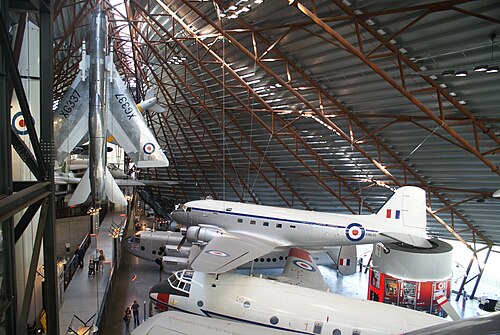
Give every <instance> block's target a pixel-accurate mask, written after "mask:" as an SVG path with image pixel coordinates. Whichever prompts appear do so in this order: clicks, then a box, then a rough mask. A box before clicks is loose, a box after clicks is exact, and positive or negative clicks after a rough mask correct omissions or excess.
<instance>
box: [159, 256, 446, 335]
mask: <svg viewBox="0 0 500 335" xmlns="http://www.w3.org/2000/svg"><path fill="white" fill-rule="evenodd" d="M327 290H328V286H327V284H326V282H325V281H324V278H323V277H322V276H321V273H320V272H319V270H318V268H317V266H316V263H315V262H314V261H313V259H312V258H311V256H310V254H309V253H307V252H306V251H304V250H303V249H299V248H292V249H291V250H290V253H289V255H288V259H287V264H286V266H285V269H284V271H283V274H282V275H281V276H280V277H278V278H275V280H269V279H263V278H259V277H251V276H243V275H239V274H235V273H223V274H217V275H216V274H208V273H203V272H195V271H192V270H183V271H178V272H176V273H174V274H172V275H171V276H170V277H169V278H168V279H167V280H166V281H164V282H161V283H159V284H156V285H155V286H153V288H151V291H150V298H151V299H152V300H153V302H155V303H156V306H157V307H159V308H162V309H167V310H177V311H184V312H188V313H192V314H197V315H203V316H208V317H213V318H219V319H224V320H229V321H239V322H244V323H248V324H253V325H260V326H262V327H266V328H271V329H277V330H281V331H285V332H292V333H295V334H334V335H339V334H349V335H375V334H376V335H382V334H383V335H388V334H401V333H404V332H408V331H413V330H417V329H420V328H423V327H428V326H432V325H437V324H442V323H445V322H447V321H446V320H445V319H443V318H440V317H437V316H435V315H431V314H427V313H424V312H419V311H415V310H411V309H407V308H402V307H398V306H393V305H388V304H381V303H379V302H374V301H364V300H359V299H355V298H351V297H347V296H342V295H338V294H334V293H330V292H327Z"/></svg>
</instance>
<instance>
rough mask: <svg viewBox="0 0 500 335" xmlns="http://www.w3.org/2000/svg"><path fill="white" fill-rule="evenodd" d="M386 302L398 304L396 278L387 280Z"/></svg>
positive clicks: (387, 278)
mask: <svg viewBox="0 0 500 335" xmlns="http://www.w3.org/2000/svg"><path fill="white" fill-rule="evenodd" d="M384 302H385V303H386V304H393V305H397V304H398V280H397V279H394V278H389V277H386V278H385V294H384Z"/></svg>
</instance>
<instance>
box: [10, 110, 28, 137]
mask: <svg viewBox="0 0 500 335" xmlns="http://www.w3.org/2000/svg"><path fill="white" fill-rule="evenodd" d="M12 126H13V127H14V129H15V130H16V133H17V134H18V135H28V128H27V127H26V122H24V117H23V113H22V112H17V113H16V114H14V116H13V117H12Z"/></svg>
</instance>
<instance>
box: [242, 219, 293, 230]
mask: <svg viewBox="0 0 500 335" xmlns="http://www.w3.org/2000/svg"><path fill="white" fill-rule="evenodd" d="M237 222H238V223H243V219H238V221H237ZM249 224H251V225H256V224H257V221H255V220H250V221H249ZM269 225H270V224H269V222H267V221H264V222H262V227H269ZM276 228H283V224H282V223H276ZM290 228H292V229H294V228H297V226H295V225H290Z"/></svg>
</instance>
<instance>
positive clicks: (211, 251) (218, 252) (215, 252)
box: [205, 250, 229, 257]
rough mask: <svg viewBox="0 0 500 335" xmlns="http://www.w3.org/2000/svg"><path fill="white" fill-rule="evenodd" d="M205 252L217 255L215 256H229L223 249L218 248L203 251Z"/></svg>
mask: <svg viewBox="0 0 500 335" xmlns="http://www.w3.org/2000/svg"><path fill="white" fill-rule="evenodd" d="M205 252H206V253H207V254H209V255H212V256H217V257H229V255H228V254H226V253H225V252H224V251H220V250H207V251H205Z"/></svg>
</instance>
